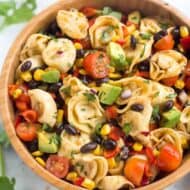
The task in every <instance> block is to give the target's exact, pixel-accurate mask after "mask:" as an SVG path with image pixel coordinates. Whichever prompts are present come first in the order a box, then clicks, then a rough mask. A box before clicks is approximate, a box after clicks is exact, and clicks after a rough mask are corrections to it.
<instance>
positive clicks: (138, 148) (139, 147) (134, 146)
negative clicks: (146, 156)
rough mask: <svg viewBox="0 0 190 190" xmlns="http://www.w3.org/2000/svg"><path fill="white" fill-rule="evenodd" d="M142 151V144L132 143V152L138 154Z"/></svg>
mask: <svg viewBox="0 0 190 190" xmlns="http://www.w3.org/2000/svg"><path fill="white" fill-rule="evenodd" d="M142 149H143V145H142V144H140V143H138V142H136V143H134V145H133V150H134V151H137V152H140V151H141V150H142Z"/></svg>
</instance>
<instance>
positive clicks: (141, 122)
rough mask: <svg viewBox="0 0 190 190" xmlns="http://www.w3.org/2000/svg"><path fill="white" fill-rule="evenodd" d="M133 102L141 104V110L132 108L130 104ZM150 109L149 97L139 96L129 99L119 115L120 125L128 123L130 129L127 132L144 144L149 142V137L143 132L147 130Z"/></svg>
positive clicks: (150, 113)
mask: <svg viewBox="0 0 190 190" xmlns="http://www.w3.org/2000/svg"><path fill="white" fill-rule="evenodd" d="M134 104H140V105H142V106H143V110H142V111H141V112H138V111H134V110H132V109H131V106H132V105H134ZM152 110H153V109H152V105H151V101H150V99H149V98H148V97H146V96H139V97H134V98H131V99H130V101H129V103H128V105H127V106H126V108H124V109H123V114H122V115H121V122H120V125H121V127H124V126H125V125H126V124H130V125H131V130H130V132H129V134H130V135H131V136H132V137H133V138H135V139H137V140H139V141H140V142H141V143H142V144H145V145H147V144H149V138H148V137H147V136H145V135H144V134H143V133H146V132H149V123H150V119H151V115H152Z"/></svg>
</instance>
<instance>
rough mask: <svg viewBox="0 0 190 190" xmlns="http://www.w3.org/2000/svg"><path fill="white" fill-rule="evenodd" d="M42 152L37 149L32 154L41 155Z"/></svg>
mask: <svg viewBox="0 0 190 190" xmlns="http://www.w3.org/2000/svg"><path fill="white" fill-rule="evenodd" d="M43 154H44V153H43V152H40V151H39V150H37V151H35V152H32V156H42V155H43Z"/></svg>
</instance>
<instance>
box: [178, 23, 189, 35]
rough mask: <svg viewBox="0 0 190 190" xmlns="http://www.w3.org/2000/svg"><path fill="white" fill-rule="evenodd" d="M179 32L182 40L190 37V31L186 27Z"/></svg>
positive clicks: (182, 27)
mask: <svg viewBox="0 0 190 190" xmlns="http://www.w3.org/2000/svg"><path fill="white" fill-rule="evenodd" d="M179 30H180V36H181V37H182V38H185V37H187V36H189V29H188V28H187V27H186V26H181V27H180V29H179Z"/></svg>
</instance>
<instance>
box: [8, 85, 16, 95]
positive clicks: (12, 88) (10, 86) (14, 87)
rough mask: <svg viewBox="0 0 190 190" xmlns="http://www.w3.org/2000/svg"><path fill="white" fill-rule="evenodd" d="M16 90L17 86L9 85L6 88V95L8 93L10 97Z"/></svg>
mask: <svg viewBox="0 0 190 190" xmlns="http://www.w3.org/2000/svg"><path fill="white" fill-rule="evenodd" d="M17 88H18V85H16V84H10V85H9V86H8V93H9V96H12V95H13V93H14V91H15V90H16V89H17Z"/></svg>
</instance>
